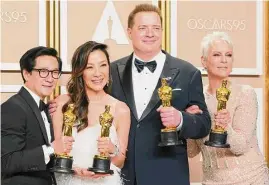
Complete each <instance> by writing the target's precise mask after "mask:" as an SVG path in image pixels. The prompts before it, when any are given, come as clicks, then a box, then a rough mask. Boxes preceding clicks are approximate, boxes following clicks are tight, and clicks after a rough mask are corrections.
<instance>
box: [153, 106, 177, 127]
mask: <svg viewBox="0 0 269 185" xmlns="http://www.w3.org/2000/svg"><path fill="white" fill-rule="evenodd" d="M157 111H158V112H160V116H161V120H162V124H163V125H164V126H165V127H167V128H176V127H178V126H179V124H180V123H181V119H182V118H181V114H180V112H179V111H178V110H177V109H175V108H174V107H163V106H160V107H159V108H158V109H157Z"/></svg>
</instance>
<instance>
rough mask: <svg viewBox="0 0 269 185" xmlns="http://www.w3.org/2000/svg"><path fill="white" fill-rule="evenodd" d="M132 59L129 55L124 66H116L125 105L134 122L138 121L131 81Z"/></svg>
mask: <svg viewBox="0 0 269 185" xmlns="http://www.w3.org/2000/svg"><path fill="white" fill-rule="evenodd" d="M132 58H133V55H130V57H129V58H128V59H127V62H126V63H125V64H118V72H119V76H120V80H121V84H122V89H123V91H124V94H125V97H126V100H127V104H128V105H129V108H130V109H131V111H132V113H133V115H134V117H135V118H136V120H138V117H137V112H136V106H135V100H134V91H133V81H132Z"/></svg>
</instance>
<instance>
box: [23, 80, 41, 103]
mask: <svg viewBox="0 0 269 185" xmlns="http://www.w3.org/2000/svg"><path fill="white" fill-rule="evenodd" d="M23 87H24V88H25V89H26V90H27V91H28V92H29V94H30V95H31V96H32V97H33V99H34V100H35V102H36V104H37V106H38V107H39V102H40V100H41V98H40V97H39V96H38V95H37V94H35V93H34V92H33V91H31V90H30V89H29V88H27V87H26V86H25V85H24V86H23Z"/></svg>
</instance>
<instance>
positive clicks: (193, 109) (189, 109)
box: [185, 105, 203, 114]
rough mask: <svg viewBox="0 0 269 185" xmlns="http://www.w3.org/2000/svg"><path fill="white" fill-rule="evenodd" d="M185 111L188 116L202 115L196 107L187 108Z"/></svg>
mask: <svg viewBox="0 0 269 185" xmlns="http://www.w3.org/2000/svg"><path fill="white" fill-rule="evenodd" d="M185 111H186V112H187V113H190V114H203V111H202V110H201V109H200V108H199V107H198V106H197V105H192V106H190V107H188V108H187V109H186V110H185Z"/></svg>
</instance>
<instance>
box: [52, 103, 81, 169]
mask: <svg viewBox="0 0 269 185" xmlns="http://www.w3.org/2000/svg"><path fill="white" fill-rule="evenodd" d="M73 111H74V104H69V105H68V107H67V110H66V111H65V112H64V114H63V135H64V136H72V127H73V125H74V122H75V121H76V115H75V114H74V113H73ZM72 164H73V157H72V156H70V155H68V154H67V153H61V154H57V153H55V154H54V159H53V167H52V168H51V169H50V171H51V172H58V173H74V170H72Z"/></svg>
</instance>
